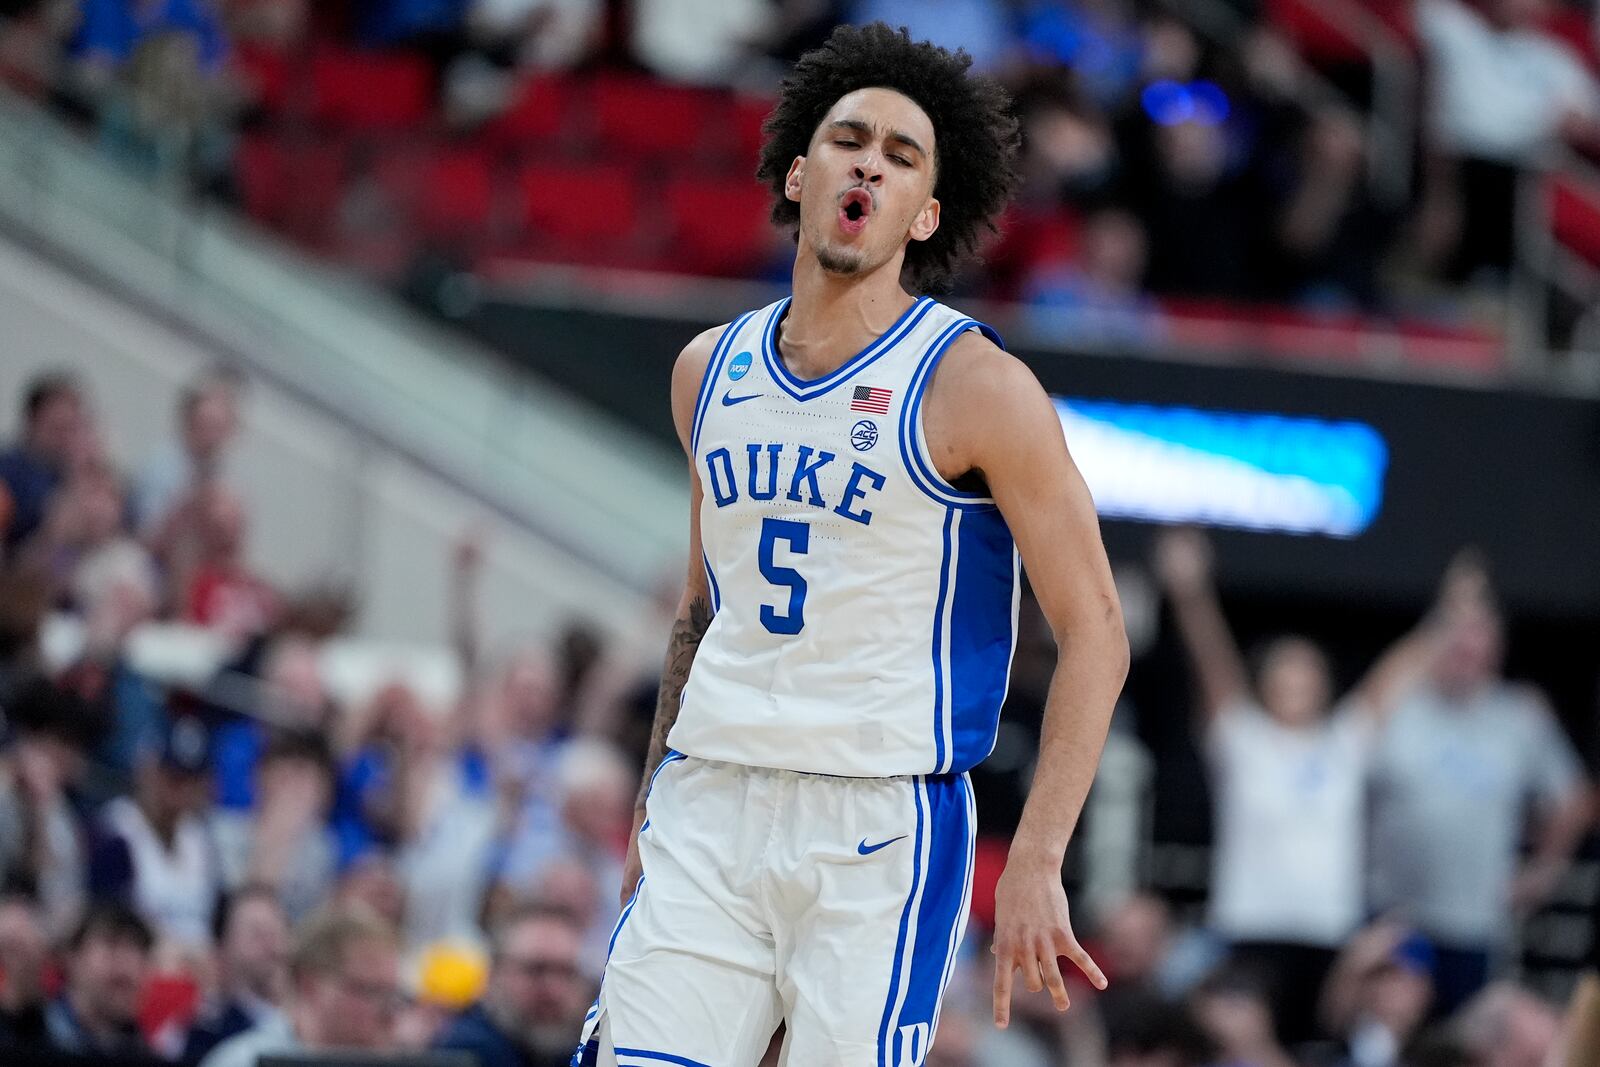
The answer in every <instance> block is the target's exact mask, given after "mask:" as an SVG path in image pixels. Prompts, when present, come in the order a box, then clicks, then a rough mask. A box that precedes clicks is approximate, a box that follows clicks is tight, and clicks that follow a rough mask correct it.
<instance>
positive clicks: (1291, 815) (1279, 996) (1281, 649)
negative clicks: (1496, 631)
mask: <svg viewBox="0 0 1600 1067" xmlns="http://www.w3.org/2000/svg"><path fill="white" fill-rule="evenodd" d="M1156 562H1157V568H1158V570H1159V571H1160V574H1161V578H1162V582H1163V584H1164V585H1165V587H1166V590H1167V594H1168V596H1169V597H1170V598H1171V602H1172V607H1173V612H1174V614H1175V616H1176V619H1177V622H1178V629H1179V632H1180V634H1181V636H1182V638H1183V642H1184V645H1185V647H1186V649H1187V650H1188V652H1189V656H1190V659H1191V661H1192V662H1193V664H1194V669H1195V673H1196V676H1197V680H1198V683H1199V690H1200V693H1199V702H1198V711H1199V725H1200V728H1201V735H1202V736H1201V740H1202V745H1203V750H1204V752H1205V754H1206V756H1207V757H1208V762H1209V764H1210V770H1211V782H1212V795H1213V802H1214V804H1215V808H1216V816H1215V820H1216V843H1215V847H1214V849H1213V854H1212V855H1213V862H1212V881H1211V900H1210V920H1209V921H1210V925H1211V927H1212V929H1213V930H1215V931H1216V932H1217V933H1219V934H1221V935H1222V936H1223V937H1224V938H1226V939H1227V940H1228V942H1229V943H1230V944H1231V946H1232V955H1233V957H1234V960H1235V962H1236V963H1237V964H1238V965H1239V966H1240V967H1241V968H1242V969H1243V970H1245V971H1251V972H1255V975H1256V977H1257V978H1259V979H1260V983H1261V988H1263V989H1264V990H1266V991H1267V992H1268V994H1269V996H1270V999H1271V1001H1272V1008H1273V1014H1274V1017H1275V1020H1276V1023H1277V1027H1278V1031H1279V1035H1278V1036H1279V1037H1280V1038H1281V1039H1282V1040H1283V1041H1284V1042H1286V1043H1295V1042H1299V1041H1303V1040H1306V1039H1309V1038H1311V1037H1312V1036H1314V1035H1315V1032H1316V1025H1315V1005H1316V1000H1317V993H1318V990H1319V989H1320V988H1321V985H1322V981H1323V977H1324V975H1326V973H1327V971H1328V968H1329V967H1330V966H1332V964H1333V961H1334V957H1335V955H1336V953H1337V951H1338V949H1339V946H1340V945H1341V944H1342V943H1343V942H1344V940H1345V938H1346V937H1348V936H1349V935H1350V933H1351V932H1352V931H1354V930H1355V928H1356V927H1357V925H1358V924H1359V923H1360V922H1361V919H1362V910H1363V901H1362V885H1361V872H1362V869H1363V863H1364V858H1365V851H1366V843H1365V834H1364V825H1363V823H1364V814H1365V808H1364V796H1365V788H1366V778H1367V770H1368V766H1369V763H1370V760H1371V754H1372V746H1373V742H1374V737H1375V730H1376V727H1377V721H1376V719H1377V716H1378V714H1379V713H1381V711H1382V710H1383V709H1385V708H1386V707H1387V706H1388V703H1389V701H1390V700H1391V699H1392V697H1393V694H1394V693H1395V692H1396V690H1397V687H1398V686H1399V685H1401V684H1403V681H1404V679H1406V678H1407V677H1408V676H1410V675H1412V674H1415V673H1416V672H1417V671H1418V670H1419V669H1420V667H1421V659H1422V656H1423V655H1424V651H1425V648H1426V642H1425V639H1424V637H1423V636H1422V635H1421V634H1420V633H1419V634H1414V635H1412V636H1411V637H1409V638H1407V639H1406V640H1403V641H1401V642H1400V643H1399V644H1398V645H1396V646H1395V648H1394V649H1393V650H1391V651H1390V652H1389V653H1388V654H1386V655H1385V656H1384V657H1383V659H1381V660H1380V661H1379V662H1378V664H1377V665H1375V666H1374V667H1373V669H1372V670H1371V671H1370V672H1369V673H1368V675H1367V676H1366V678H1364V679H1363V680H1362V682H1361V683H1360V684H1359V685H1358V686H1357V687H1356V689H1355V690H1354V691H1353V692H1352V693H1351V694H1350V695H1349V696H1348V697H1346V698H1345V699H1344V700H1343V701H1342V702H1340V703H1339V704H1338V705H1337V706H1333V700H1332V696H1333V694H1332V683H1331V680H1330V678H1329V672H1328V665H1327V661H1326V659H1325V657H1324V656H1323V653H1322V650H1321V649H1320V648H1318V647H1317V645H1316V644H1315V643H1313V642H1312V641H1309V640H1307V639H1306V638H1303V637H1295V636H1283V637H1278V638H1276V639H1274V640H1273V641H1271V642H1270V643H1269V644H1268V645H1267V646H1266V651H1265V653H1264V654H1263V655H1262V656H1261V658H1260V667H1259V669H1258V670H1257V671H1256V674H1255V678H1254V680H1253V681H1252V678H1251V676H1250V673H1249V672H1248V670H1247V668H1246V666H1245V661H1244V657H1243V656H1242V654H1241V653H1240V651H1239V648H1238V646H1237V644H1236V643H1235V641H1234V638H1233V635H1232V632H1231V630H1230V629H1229V627H1228V623H1227V620H1226V619H1225V618H1224V617H1223V614H1222V608H1221V605H1220V602H1219V600H1218V597H1217V593H1216V589H1215V587H1214V585H1213V583H1212V579H1211V561H1210V552H1209V548H1208V546H1207V543H1206V542H1205V540H1204V539H1203V538H1202V537H1201V536H1200V535H1199V534H1198V533H1195V532H1189V531H1180V532H1173V533H1169V534H1168V535H1166V536H1165V537H1163V538H1162V540H1161V542H1160V544H1159V550H1158V553H1157V561H1156Z"/></svg>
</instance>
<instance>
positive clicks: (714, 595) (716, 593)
mask: <svg viewBox="0 0 1600 1067" xmlns="http://www.w3.org/2000/svg"><path fill="white" fill-rule="evenodd" d="M700 561H701V562H702V563H704V564H705V565H706V582H707V583H708V584H709V585H710V586H711V611H712V613H713V614H715V613H716V612H718V611H721V610H722V590H721V589H720V588H718V586H717V576H716V573H715V572H714V571H712V569H711V559H710V557H709V556H707V555H706V554H705V551H704V550H702V551H701V553H700Z"/></svg>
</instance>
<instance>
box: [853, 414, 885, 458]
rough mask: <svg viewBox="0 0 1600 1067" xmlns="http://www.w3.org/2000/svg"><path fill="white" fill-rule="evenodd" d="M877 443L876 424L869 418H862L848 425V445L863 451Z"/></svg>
mask: <svg viewBox="0 0 1600 1067" xmlns="http://www.w3.org/2000/svg"><path fill="white" fill-rule="evenodd" d="M877 443H878V425H877V423H875V422H873V421H872V420H871V419H862V420H861V421H860V422H858V423H856V424H855V425H854V426H852V427H850V447H852V448H854V449H855V450H856V451H857V452H865V451H866V450H867V449H869V448H871V447H872V446H873V445H875V444H877Z"/></svg>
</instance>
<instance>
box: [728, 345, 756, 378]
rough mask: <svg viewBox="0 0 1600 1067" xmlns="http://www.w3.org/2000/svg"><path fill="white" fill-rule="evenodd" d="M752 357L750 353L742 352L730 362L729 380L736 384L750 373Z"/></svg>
mask: <svg viewBox="0 0 1600 1067" xmlns="http://www.w3.org/2000/svg"><path fill="white" fill-rule="evenodd" d="M750 362H751V356H750V353H748V352H740V353H739V354H738V355H736V356H734V357H733V359H732V360H730V361H729V362H728V380H729V381H733V382H736V381H738V380H739V379H740V378H743V377H744V376H745V375H746V374H749V373H750Z"/></svg>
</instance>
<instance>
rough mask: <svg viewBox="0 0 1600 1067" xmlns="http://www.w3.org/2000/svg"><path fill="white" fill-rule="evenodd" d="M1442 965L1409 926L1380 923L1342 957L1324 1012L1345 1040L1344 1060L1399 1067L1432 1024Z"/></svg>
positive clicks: (1330, 1028) (1356, 1065)
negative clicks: (1424, 1028)
mask: <svg viewBox="0 0 1600 1067" xmlns="http://www.w3.org/2000/svg"><path fill="white" fill-rule="evenodd" d="M1436 966H1437V962H1436V956H1435V951H1434V947H1433V944H1432V942H1430V941H1429V940H1428V939H1427V938H1426V937H1424V936H1423V935H1422V934H1420V933H1418V932H1417V931H1416V930H1414V929H1411V928H1409V927H1406V926H1403V925H1401V924H1399V923H1396V922H1393V921H1389V920H1379V921H1378V922H1375V923H1373V924H1372V925H1371V926H1368V927H1367V928H1365V929H1364V930H1362V931H1361V932H1360V933H1358V934H1357V935H1356V936H1355V937H1353V938H1351V939H1350V943H1349V944H1348V945H1347V946H1346V947H1345V949H1344V951H1343V952H1341V953H1340V955H1339V959H1338V961H1337V962H1336V963H1335V964H1334V966H1333V970H1332V972H1331V973H1330V974H1329V975H1328V983H1327V986H1326V987H1325V988H1324V989H1323V995H1322V1003H1321V1005H1320V1014H1321V1018H1322V1023H1323V1027H1324V1028H1325V1029H1326V1030H1327V1032H1328V1033H1330V1034H1334V1035H1337V1036H1338V1037H1339V1039H1340V1041H1341V1042H1342V1044H1343V1046H1344V1048H1343V1055H1342V1056H1340V1057H1339V1062H1340V1063H1343V1064H1349V1065H1350V1067H1396V1065H1397V1064H1399V1063H1400V1062H1401V1058H1402V1056H1403V1055H1404V1054H1405V1052H1406V1050H1407V1048H1408V1046H1409V1045H1410V1044H1411V1042H1412V1039H1413V1038H1415V1037H1416V1036H1417V1033H1418V1031H1419V1030H1420V1029H1421V1028H1422V1024H1423V1023H1424V1022H1426V1021H1427V1018H1428V1012H1429V1009H1430V1008H1431V1007H1432V1006H1433V1000H1434V972H1435V968H1436Z"/></svg>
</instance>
